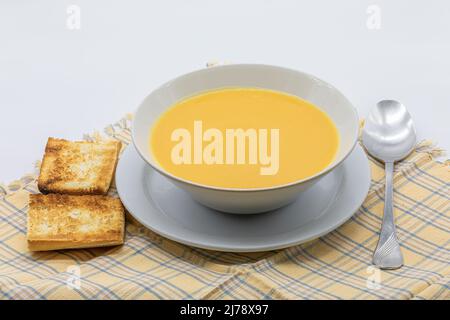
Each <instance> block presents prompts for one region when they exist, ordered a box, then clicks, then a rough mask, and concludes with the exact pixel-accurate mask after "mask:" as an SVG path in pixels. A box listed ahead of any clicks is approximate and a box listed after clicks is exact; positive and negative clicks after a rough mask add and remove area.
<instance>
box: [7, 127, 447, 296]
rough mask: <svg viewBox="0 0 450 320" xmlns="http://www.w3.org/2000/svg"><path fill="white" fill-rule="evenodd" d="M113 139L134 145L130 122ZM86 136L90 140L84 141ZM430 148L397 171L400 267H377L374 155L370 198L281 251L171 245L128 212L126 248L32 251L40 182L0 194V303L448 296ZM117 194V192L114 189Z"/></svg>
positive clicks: (379, 188) (442, 188)
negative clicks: (30, 231) (329, 227)
mask: <svg viewBox="0 0 450 320" xmlns="http://www.w3.org/2000/svg"><path fill="white" fill-rule="evenodd" d="M107 133H108V134H109V135H110V136H111V137H113V138H115V139H119V140H121V141H122V142H124V143H125V144H127V143H129V141H130V130H129V124H128V121H127V120H123V121H121V122H119V123H118V124H116V125H114V126H111V127H110V128H108V130H107ZM88 138H89V137H88ZM434 152H436V151H435V150H433V149H432V148H431V146H430V144H429V143H422V144H420V145H419V146H418V147H417V149H416V151H415V152H414V153H413V154H411V155H410V156H409V157H408V158H407V159H405V160H404V161H402V162H401V163H400V164H399V165H397V166H396V172H395V179H394V183H395V215H396V221H397V225H398V234H399V239H400V243H401V246H402V250H403V253H404V257H405V265H404V267H402V268H401V269H399V270H393V271H379V270H378V269H375V268H373V267H371V258H372V253H373V250H374V248H375V246H376V244H377V239H378V232H379V229H380V224H381V217H382V212H383V197H384V168H383V166H382V165H381V164H380V163H379V162H377V161H376V160H374V159H370V161H371V166H372V185H371V189H370V192H369V194H368V196H367V199H366V200H365V202H364V204H363V205H362V206H361V208H360V209H359V210H358V212H356V214H355V215H354V216H353V217H352V218H351V219H350V220H349V221H348V222H347V223H345V224H344V225H343V226H341V227H340V228H339V229H337V230H335V231H333V232H331V233H330V234H328V235H326V236H324V237H322V238H320V239H317V240H314V241H312V242H309V243H306V244H303V245H298V246H295V247H291V248H288V249H284V250H278V251H272V252H264V253H254V254H242V253H222V252H213V251H207V250H201V249H197V248H192V247H189V246H185V245H182V244H179V243H176V242H173V241H170V240H168V239H165V238H163V237H161V236H159V235H157V234H155V233H153V232H151V231H149V230H147V229H145V228H143V227H142V226H140V225H139V224H138V223H137V222H135V221H133V219H132V217H131V216H128V225H127V233H126V241H125V245H123V246H121V247H113V248H97V249H83V250H66V251H54V252H41V253H31V252H29V251H28V250H27V244H26V215H27V209H28V207H27V205H28V195H29V194H30V193H37V192H38V190H37V188H36V177H35V176H34V175H29V176H26V177H25V178H23V179H22V181H20V183H17V184H16V185H14V184H13V185H12V186H10V187H9V188H6V187H3V188H0V192H1V191H2V190H3V195H0V297H1V298H2V299H449V298H450V290H449V289H450V288H449V286H450V265H449V263H450V251H449V249H450V199H449V198H450V195H449V183H450V173H449V166H448V163H440V162H437V161H435V160H433V153H434ZM111 193H112V194H116V192H115V188H114V187H112V190H111Z"/></svg>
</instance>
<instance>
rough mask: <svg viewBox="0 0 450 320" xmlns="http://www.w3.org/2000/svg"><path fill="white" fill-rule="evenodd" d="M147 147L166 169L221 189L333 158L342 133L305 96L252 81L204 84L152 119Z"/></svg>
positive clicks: (292, 176)
mask: <svg viewBox="0 0 450 320" xmlns="http://www.w3.org/2000/svg"><path fill="white" fill-rule="evenodd" d="M149 141H150V152H151V153H152V154H153V156H154V158H155V160H156V161H157V162H158V163H159V165H160V166H161V167H162V168H164V169H165V170H166V171H168V172H169V173H171V174H173V175H175V176H177V177H180V178H183V179H186V180H190V181H193V182H196V183H200V184H205V185H210V186H216V187H225V188H262V187H272V186H277V185H283V184H287V183H290V182H294V181H297V180H300V179H304V178H307V177H310V176H312V175H315V174H316V173H318V172H320V171H322V170H323V169H325V168H326V167H327V166H328V165H329V164H330V163H331V162H332V161H333V159H334V157H335V155H336V152H337V149H338V145H339V135H338V131H337V129H336V127H335V125H334V123H333V122H332V120H331V119H330V118H329V117H328V116H327V115H326V114H325V113H324V112H323V111H321V110H320V109H319V108H317V107H316V106H314V105H313V104H311V103H310V102H308V101H305V100H303V99H300V98H298V97H295V96H291V95H288V94H285V93H282V92H277V91H272V90H266V89H256V88H228V89H220V90H214V91H208V92H206V93H201V94H199V95H196V96H193V97H189V98H187V99H185V100H182V101H179V102H178V103H176V104H175V105H173V106H172V107H170V108H169V109H168V110H167V111H166V112H165V113H163V114H162V115H161V116H160V118H159V119H158V120H157V121H156V123H155V125H154V126H153V128H151V132H150V139H149Z"/></svg>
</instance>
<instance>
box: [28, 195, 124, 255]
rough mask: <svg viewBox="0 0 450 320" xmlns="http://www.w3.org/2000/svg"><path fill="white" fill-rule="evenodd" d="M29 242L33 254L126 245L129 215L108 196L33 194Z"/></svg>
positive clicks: (118, 203) (114, 199) (29, 213)
mask: <svg viewBox="0 0 450 320" xmlns="http://www.w3.org/2000/svg"><path fill="white" fill-rule="evenodd" d="M27 224H28V229H27V239H28V248H29V249H30V250H31V251H45V250H58V249H75V248H91V247H103V246H112V245H119V244H123V241H124V232H125V231H124V229H125V213H124V208H123V206H122V203H121V202H120V200H119V199H116V198H113V197H108V196H99V195H94V196H72V195H60V194H48V195H43V194H32V195H30V201H29V211H28V221H27Z"/></svg>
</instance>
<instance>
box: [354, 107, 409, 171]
mask: <svg viewBox="0 0 450 320" xmlns="http://www.w3.org/2000/svg"><path fill="white" fill-rule="evenodd" d="M362 140H363V144H364V146H365V148H366V149H367V151H369V153H370V154H371V155H373V156H374V157H375V158H378V159H379V160H382V161H384V162H394V161H398V160H401V159H403V158H405V157H406V156H407V155H408V154H410V153H411V151H412V150H414V146H415V144H416V131H415V129H414V124H413V121H412V118H411V115H410V114H409V112H408V110H406V107H405V106H404V105H403V104H401V103H400V102H398V101H395V100H383V101H380V102H378V103H377V105H376V106H375V107H374V108H373V109H372V111H371V112H370V114H369V116H368V117H367V119H366V121H365V125H364V130H363V134H362Z"/></svg>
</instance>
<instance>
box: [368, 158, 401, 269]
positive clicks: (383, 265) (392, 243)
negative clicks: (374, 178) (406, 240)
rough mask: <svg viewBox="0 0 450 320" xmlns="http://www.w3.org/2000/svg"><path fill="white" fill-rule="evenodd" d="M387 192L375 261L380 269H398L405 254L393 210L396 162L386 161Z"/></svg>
mask: <svg viewBox="0 0 450 320" xmlns="http://www.w3.org/2000/svg"><path fill="white" fill-rule="evenodd" d="M385 174H386V193H385V202H384V215H383V223H382V225H381V233H380V239H379V240H378V245H377V248H376V250H375V252H374V254H373V263H374V264H375V265H376V266H378V267H379V268H380V269H397V268H400V267H401V266H402V265H403V255H402V252H401V251H400V246H399V244H398V240H397V234H396V230H395V222H394V212H393V211H394V210H393V184H392V176H393V174H394V163H393V162H386V166H385Z"/></svg>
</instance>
